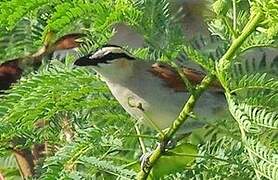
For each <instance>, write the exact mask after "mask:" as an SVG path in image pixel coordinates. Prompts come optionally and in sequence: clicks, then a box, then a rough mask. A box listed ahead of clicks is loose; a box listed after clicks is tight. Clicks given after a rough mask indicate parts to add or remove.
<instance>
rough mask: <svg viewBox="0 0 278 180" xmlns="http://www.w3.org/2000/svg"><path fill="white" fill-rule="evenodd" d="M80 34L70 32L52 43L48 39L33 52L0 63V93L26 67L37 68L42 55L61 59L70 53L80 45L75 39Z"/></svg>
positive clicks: (20, 74)
mask: <svg viewBox="0 0 278 180" xmlns="http://www.w3.org/2000/svg"><path fill="white" fill-rule="evenodd" d="M82 36H83V34H82V33H71V34H67V35H64V36H62V37H60V38H58V40H56V41H55V42H54V43H51V42H50V40H49V42H46V43H45V45H44V46H42V47H41V48H40V49H38V50H37V52H35V53H33V54H30V55H27V56H23V57H19V58H14V59H11V60H7V61H5V62H4V63H2V64H0V93H1V90H2V91H3V90H7V89H9V88H10V86H11V85H12V84H13V83H15V82H17V81H18V80H19V79H20V78H21V76H22V75H23V73H24V70H25V69H26V67H32V68H33V69H38V68H39V67H40V66H41V64H42V59H43V58H44V57H47V56H52V57H53V58H59V59H61V58H63V57H65V55H66V54H68V53H72V52H73V51H74V50H75V49H76V48H78V47H79V45H80V43H78V42H77V41H76V40H77V39H79V38H81V37H82ZM76 54H77V53H76Z"/></svg>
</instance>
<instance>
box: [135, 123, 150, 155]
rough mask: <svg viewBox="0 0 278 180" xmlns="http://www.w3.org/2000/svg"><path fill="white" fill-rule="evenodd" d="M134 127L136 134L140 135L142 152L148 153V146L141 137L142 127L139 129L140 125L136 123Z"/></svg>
mask: <svg viewBox="0 0 278 180" xmlns="http://www.w3.org/2000/svg"><path fill="white" fill-rule="evenodd" d="M134 128H135V131H136V134H137V135H138V141H139V144H140V147H141V149H142V153H143V154H146V153H147V150H146V146H145V144H144V141H143V138H142V137H140V135H141V133H140V129H139V127H138V125H137V124H135V125H134Z"/></svg>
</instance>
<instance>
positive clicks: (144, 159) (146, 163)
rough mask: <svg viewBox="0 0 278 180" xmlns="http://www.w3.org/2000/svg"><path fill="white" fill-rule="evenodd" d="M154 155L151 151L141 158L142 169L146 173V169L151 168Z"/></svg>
mask: <svg viewBox="0 0 278 180" xmlns="http://www.w3.org/2000/svg"><path fill="white" fill-rule="evenodd" d="M152 154H153V151H149V152H147V153H145V154H143V155H142V156H141V157H140V162H141V164H140V167H141V169H142V170H143V171H144V172H145V169H146V168H148V167H149V166H150V164H149V158H150V157H151V155H152Z"/></svg>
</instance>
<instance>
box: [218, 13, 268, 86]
mask: <svg viewBox="0 0 278 180" xmlns="http://www.w3.org/2000/svg"><path fill="white" fill-rule="evenodd" d="M262 16H263V14H262V12H258V13H257V14H256V15H254V16H253V18H251V19H250V21H249V22H248V23H247V24H246V26H245V27H244V28H243V30H242V33H241V35H240V36H238V37H237V38H236V39H235V40H234V41H233V42H232V44H231V46H230V48H229V49H228V50H227V52H226V53H225V54H224V56H222V58H221V59H220V60H219V63H218V67H217V72H218V77H219V80H220V82H221V84H222V85H225V83H224V79H223V78H222V77H223V76H222V73H225V72H226V70H227V69H228V68H229V66H230V65H231V63H230V62H231V61H232V58H233V57H234V55H235V53H236V51H237V50H238V49H239V47H240V46H241V45H242V43H243V42H244V41H245V40H246V38H247V37H248V36H249V35H250V34H251V33H252V32H253V31H254V30H255V29H256V27H257V25H258V23H259V22H260V20H261V18H262Z"/></svg>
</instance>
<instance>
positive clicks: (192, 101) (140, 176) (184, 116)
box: [137, 75, 215, 180]
mask: <svg viewBox="0 0 278 180" xmlns="http://www.w3.org/2000/svg"><path fill="white" fill-rule="evenodd" d="M214 78H215V76H213V75H207V76H206V77H205V78H204V79H203V81H202V82H201V84H200V85H199V86H198V87H197V88H196V91H195V93H194V94H192V95H191V96H190V97H189V100H188V101H187V103H186V104H185V106H184V107H183V110H182V111H181V113H180V115H179V117H178V118H177V119H176V120H175V121H174V123H173V124H172V126H171V127H170V129H169V130H168V131H167V132H166V133H165V135H164V137H163V139H162V142H164V143H167V142H168V141H169V140H170V139H171V138H172V136H173V135H174V134H175V133H176V132H177V131H178V129H179V128H180V127H181V126H182V124H183V123H184V122H185V120H186V119H187V118H188V117H189V116H190V112H191V111H192V110H193V108H194V106H195V104H196V102H197V99H198V98H199V97H200V95H201V94H202V93H203V92H204V91H205V90H206V89H207V88H208V86H209V85H210V84H211V82H212V81H213V80H214ZM164 151H165V147H164V146H162V147H161V146H158V147H157V148H156V149H155V150H154V152H153V154H152V155H151V156H150V158H149V160H148V167H146V168H144V169H142V170H141V171H140V172H139V173H138V175H137V179H139V180H144V179H147V177H148V175H149V173H150V171H151V169H152V167H153V165H154V164H155V163H156V162H157V160H158V159H159V158H160V157H161V156H162V154H163V153H164Z"/></svg>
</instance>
